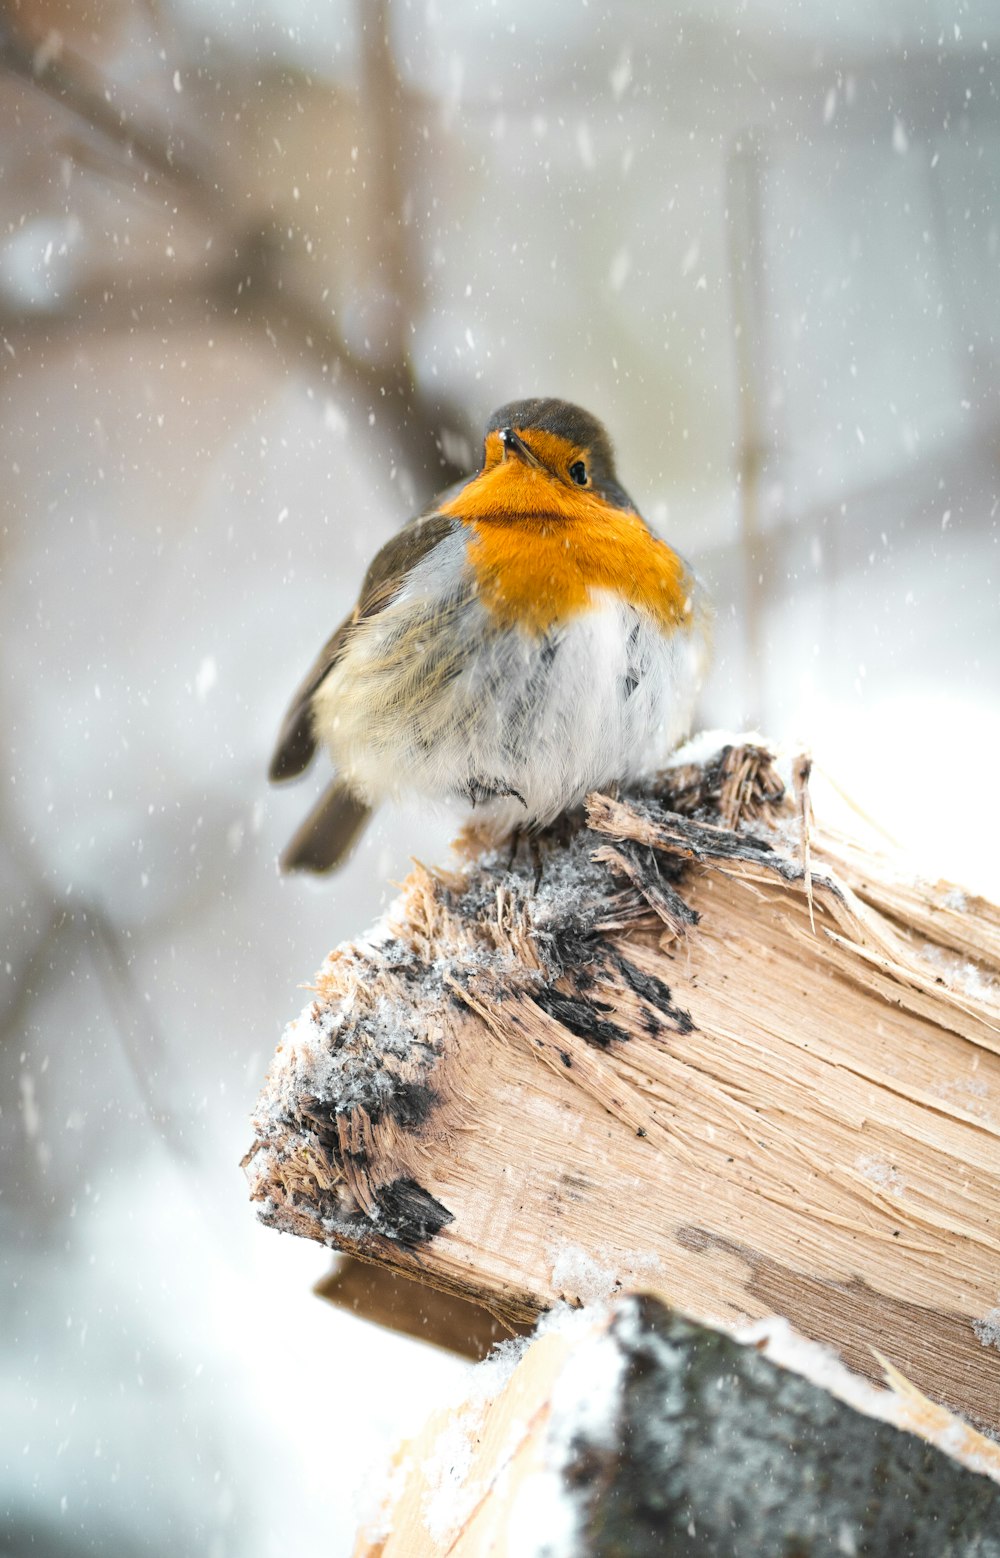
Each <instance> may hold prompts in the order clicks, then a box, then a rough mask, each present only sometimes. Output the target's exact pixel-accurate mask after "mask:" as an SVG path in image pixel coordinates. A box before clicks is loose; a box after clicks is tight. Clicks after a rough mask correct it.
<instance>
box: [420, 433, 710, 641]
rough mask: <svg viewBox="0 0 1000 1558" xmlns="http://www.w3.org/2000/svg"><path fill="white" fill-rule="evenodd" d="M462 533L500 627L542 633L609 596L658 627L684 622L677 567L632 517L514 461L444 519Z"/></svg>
mask: <svg viewBox="0 0 1000 1558" xmlns="http://www.w3.org/2000/svg"><path fill="white" fill-rule="evenodd" d="M443 512H445V513H450V514H454V515H455V517H456V518H458V519H461V520H462V521H463V522H464V523H465V524H466V525H468V527H469V529H470V531H471V532H472V535H471V537H470V544H469V560H470V562H471V564H472V567H473V569H474V570H475V574H476V581H477V584H478V587H479V595H480V599H481V600H482V602H483V605H484V606H485V607H486V608H487V610H488V611H490V612H492V614H493V615H494V616H495V617H496V618H497V619H498V621H499V622H500V623H501V624H502V625H503V626H504V627H513V626H515V625H520V626H521V627H523V628H525V629H527V630H528V631H529V632H533V633H539V634H541V633H546V632H548V631H549V629H550V628H553V627H556V626H557V625H558V624H559V623H561V622H565V621H567V620H568V619H569V618H571V617H574V616H576V615H577V614H578V613H580V612H582V611H586V610H587V608H588V606H589V605H590V602H591V598H592V594H593V592H594V591H595V590H610V591H612V592H614V593H615V594H618V595H620V596H621V597H622V598H623V599H624V600H626V601H628V602H629V603H630V604H631V605H633V606H636V607H639V608H641V609H642V610H644V611H646V612H648V613H649V614H650V615H651V616H652V617H654V618H655V619H656V620H658V621H659V622H660V623H661V624H662V625H663V627H664V628H666V629H670V628H674V627H677V626H678V625H679V624H680V623H682V622H685V621H687V620H688V619H689V618H690V616H691V610H692V604H691V591H692V588H693V583H692V580H691V578H690V576H689V575H688V573H687V570H686V569H685V567H684V564H683V562H682V561H681V559H680V558H679V557H678V556H677V553H676V552H674V551H672V550H671V548H670V547H669V546H667V545H666V543H665V542H663V541H660V540H658V539H657V538H656V537H655V536H653V535H650V533H649V531H648V530H647V528H646V526H645V524H644V523H643V521H642V520H641V519H640V518H639V516H638V514H631V513H626V512H624V511H623V510H621V509H616V508H613V507H612V506H611V504H609V503H606V502H605V501H604V499H603V498H601V497H599V496H598V494H597V493H595V492H588V491H586V490H580V491H579V492H577V491H574V490H573V489H572V488H570V487H568V486H567V485H566V484H565V483H563V482H560V481H556V480H554V479H553V478H552V477H551V476H549V475H548V474H547V473H546V472H543V471H538V470H536V469H534V468H533V467H531V466H527V465H524V464H522V463H521V462H520V461H514V460H510V461H505V462H504V463H503V464H502V465H494V466H493V467H492V468H491V469H488V470H486V471H484V472H483V473H482V474H481V475H480V476H478V477H476V478H475V479H474V480H473V481H471V482H470V483H469V484H468V486H466V487H465V488H464V489H463V491H462V492H461V493H459V494H458V496H457V497H456V498H453V499H452V501H451V503H449V504H447V505H446V506H445V508H444V510H443Z"/></svg>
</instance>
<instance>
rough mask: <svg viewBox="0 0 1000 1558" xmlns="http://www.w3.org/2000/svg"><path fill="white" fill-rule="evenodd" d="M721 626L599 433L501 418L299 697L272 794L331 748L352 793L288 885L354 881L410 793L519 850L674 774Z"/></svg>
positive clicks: (586, 421) (346, 792)
mask: <svg viewBox="0 0 1000 1558" xmlns="http://www.w3.org/2000/svg"><path fill="white" fill-rule="evenodd" d="M709 623H710V611H709V607H708V604H707V601H706V599H705V596H704V594H703V592H702V589H701V587H700V586H699V584H698V581H697V580H696V578H695V576H694V574H693V573H692V571H691V569H690V568H689V566H688V565H687V563H685V562H684V560H683V559H682V558H681V557H680V556H679V555H678V554H677V553H676V552H675V551H673V550H672V548H671V547H669V546H668V545H667V544H666V542H665V541H661V540H660V539H659V537H658V536H655V535H654V534H653V532H652V531H651V530H650V528H649V526H648V525H647V524H646V522H645V520H643V519H642V517H641V516H640V514H639V512H638V510H637V509H636V506H635V504H634V503H633V502H632V500H631V498H630V497H629V496H628V493H627V492H626V491H625V489H624V488H623V487H622V486H621V484H620V482H619V480H618V476H617V474H616V472H615V462H614V455H613V452H612V448H611V443H610V441H609V439H608V435H607V433H606V432H605V431H604V428H603V427H602V426H601V424H600V422H598V421H597V419H596V417H592V416H589V415H588V413H587V412H586V411H582V410H581V409H580V407H579V406H572V405H569V404H568V403H567V402H566V401H564V400H549V399H544V400H542V399H539V400H516V401H511V402H510V403H509V404H508V405H505V406H501V407H500V409H499V411H495V412H494V413H493V415H492V416H491V417H490V419H489V421H488V422H487V424H486V431H485V437H484V443H483V458H482V464H481V465H480V468H479V470H478V471H476V472H475V474H474V475H472V476H470V477H469V478H468V479H467V480H466V481H464V482H461V483H459V484H458V485H457V486H456V487H452V488H450V489H449V490H448V491H447V492H445V493H443V494H442V495H441V496H440V497H439V498H437V499H436V500H435V501H434V503H433V504H432V505H431V506H430V507H429V508H428V509H426V510H425V511H424V512H423V513H422V514H419V515H418V516H417V517H416V518H415V519H412V520H410V522H409V523H408V524H407V525H404V526H403V528H402V530H400V531H399V533H398V534H397V535H396V536H394V537H393V538H392V540H391V541H389V542H388V543H387V544H386V545H385V546H384V547H383V548H382V550H381V551H380V552H379V554H378V556H377V557H376V558H375V561H374V562H373V563H372V565H371V567H370V568H369V570H368V573H367V574H366V576H365V581H364V584H363V585H362V587H361V595H360V598H359V600H358V603H357V605H356V606H355V608H354V610H353V611H352V612H351V614H350V616H349V617H348V618H347V619H346V621H344V622H342V623H341V625H340V626H339V627H338V629H337V631H336V632H335V633H334V635H333V637H332V638H331V639H329V641H328V642H327V644H326V645H325V646H324V648H323V650H322V651H321V653H320V655H319V658H318V659H317V661H316V663H315V665H314V666H313V667H312V669H311V670H310V672H309V674H308V675H307V676H306V678H305V680H304V681H303V682H302V684H301V686H300V687H299V689H298V691H297V692H296V694H295V697H294V698H293V700H292V704H291V707H290V708H289V711H288V714H287V715H286V717H285V721H284V724H283V726H282V728H281V733H280V735H279V737H278V744H277V748H276V750H275V754H274V758H273V761H272V763H271V771H270V776H271V779H272V780H283V779H290V778H293V777H294V776H295V775H297V774H300V773H302V772H303V770H304V769H305V768H306V767H307V766H308V764H309V763H310V762H311V760H312V757H313V754H314V753H315V751H316V748H317V746H318V745H320V744H321V743H322V744H323V745H325V746H326V747H327V749H328V750H329V752H330V755H331V757H332V758H333V762H334V764H335V767H336V770H337V777H336V778H335V779H334V781H333V783H332V784H331V785H330V786H329V787H328V789H327V790H326V792H325V793H324V795H323V796H322V797H321V798H320V800H319V802H318V804H317V805H316V806H315V807H314V809H313V810H312V812H311V813H310V815H309V816H308V817H307V818H306V820H305V822H304V823H303V824H302V826H301V827H300V828H299V830H298V832H297V833H296V835H295V837H294V838H293V839H292V841H291V843H290V844H289V846H288V848H287V849H286V851H285V853H284V855H283V856H282V861H281V864H282V869H283V870H285V871H326V870H329V869H331V868H332V867H334V866H338V865H340V864H341V862H342V861H343V860H344V859H345V858H346V857H347V855H348V854H349V852H350V850H351V849H352V847H353V845H354V844H355V842H356V840H357V838H358V836H359V834H360V833H361V830H362V829H363V827H364V826H365V823H366V822H367V821H368V819H369V817H370V816H371V813H372V810H373V808H374V807H376V806H378V805H379V803H380V802H381V801H383V800H385V799H387V798H388V797H390V796H399V795H403V794H413V795H420V796H425V797H427V798H428V799H432V800H460V801H464V802H465V803H466V804H467V805H470V806H472V807H477V808H478V807H481V808H483V809H484V810H485V812H486V815H487V817H488V818H489V821H490V825H491V829H493V830H495V832H496V835H497V837H498V838H499V837H500V836H502V835H503V834H504V833H506V832H509V831H511V830H513V829H515V828H518V827H520V828H527V829H530V830H537V829H540V828H543V827H545V826H546V825H547V824H548V823H550V822H553V821H554V820H555V818H556V817H558V816H559V815H560V814H561V813H562V812H564V811H566V810H567V809H569V808H571V807H573V806H575V805H578V804H579V803H580V801H582V800H583V797H584V796H585V795H586V794H587V793H588V791H590V790H593V789H598V788H600V787H602V786H607V785H608V784H611V783H613V782H614V781H616V780H620V781H626V782H627V781H629V780H636V779H642V778H644V777H648V776H649V775H651V774H652V773H655V771H656V770H657V768H658V767H660V766H662V764H663V762H664V760H665V759H666V757H667V755H668V754H669V753H670V752H671V751H672V750H673V748H674V747H675V746H676V745H677V744H678V743H679V742H680V741H682V740H683V739H684V737H685V736H686V735H687V733H688V731H689V729H690V722H691V715H692V711H693V707H694V701H695V697H696V695H697V692H698V688H699V685H700V683H701V679H702V675H703V673H704V668H705V664H706V660H707V654H708V634H709Z"/></svg>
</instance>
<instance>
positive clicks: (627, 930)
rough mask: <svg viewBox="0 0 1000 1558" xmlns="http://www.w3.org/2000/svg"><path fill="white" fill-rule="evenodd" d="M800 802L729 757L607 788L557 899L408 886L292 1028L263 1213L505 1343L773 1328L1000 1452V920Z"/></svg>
mask: <svg viewBox="0 0 1000 1558" xmlns="http://www.w3.org/2000/svg"><path fill="white" fill-rule="evenodd" d="M806 781H807V773H806V770H805V767H804V765H800V767H799V768H798V770H797V780H796V782H792V780H790V781H789V783H788V785H787V786H786V785H785V784H784V783H783V782H782V780H781V778H780V777H779V772H778V768H777V767H776V765H775V763H774V762H773V761H772V759H771V757H770V755H769V754H768V753H767V752H766V751H765V750H763V749H762V748H761V747H759V746H756V745H743V746H729V747H726V748H724V749H723V750H722V751H721V752H720V753H717V754H716V755H715V756H714V757H713V758H711V759H710V760H709V761H707V762H704V763H701V764H690V765H687V766H684V767H675V768H674V769H672V770H671V771H669V772H668V773H667V774H666V775H665V776H664V778H663V780H662V783H661V784H660V785H659V786H658V787H657V788H656V789H655V790H653V791H650V792H648V793H642V794H629V795H625V796H621V797H619V798H614V797H610V796H596V795H595V796H592V797H591V798H590V801H589V803H588V814H587V821H586V824H585V825H584V824H583V823H582V822H580V823H577V824H576V825H575V827H573V828H571V829H569V830H564V834H563V836H561V837H557V836H551V837H547V838H546V839H544V840H543V841H542V849H541V854H542V867H543V870H542V877H541V881H540V883H539V885H538V886H537V889H536V887H535V883H534V878H535V871H536V866H535V862H534V861H533V860H532V858H531V853H532V852H531V851H530V850H529V849H527V848H522V849H521V850H520V851H519V852H518V854H517V858H516V859H515V860H514V861H513V863H511V862H510V860H509V858H508V852H506V851H500V852H493V853H486V854H482V855H478V856H476V855H475V854H474V853H472V851H473V846H474V840H473V841H471V842H470V843H469V849H470V853H472V858H470V861H469V864H468V867H467V869H466V870H465V871H464V873H461V874H458V873H456V874H447V873H443V872H432V871H429V870H427V869H426V868H424V867H422V866H418V867H417V868H416V869H415V870H414V872H413V873H412V874H411V875H410V877H409V878H408V879H407V881H406V883H405V884H404V887H403V891H402V894H401V896H400V898H399V899H398V901H397V902H396V904H394V905H393V907H392V909H391V910H390V911H389V913H388V914H387V915H386V917H385V919H384V920H383V922H382V923H381V924H380V925H379V926H378V927H376V929H375V931H373V932H372V933H371V934H370V935H369V936H368V937H367V938H366V939H365V940H363V941H359V942H357V943H355V944H350V945H347V946H343V947H340V948H338V949H337V950H336V951H335V952H334V953H333V954H331V956H330V958H329V959H328V960H327V962H326V964H325V965H324V968H323V969H322V970H321V972H320V974H319V976H318V978H317V981H316V986H315V995H314V999H313V1000H312V1001H311V1003H310V1005H309V1007H308V1008H307V1009H306V1011H305V1012H304V1013H303V1015H302V1016H301V1017H300V1018H299V1019H298V1021H297V1022H295V1023H293V1024H292V1025H291V1026H290V1028H289V1029H288V1030H287V1032H286V1034H285V1036H284V1039H283V1041H282V1044H281V1046H280V1048H279V1050H278V1053H277V1055H276V1057H275V1060H274V1062H273V1064H272V1066H271V1069H270V1072H269V1074H268V1077H267V1080H266V1083H265V1087H264V1090H263V1093H262V1095H261V1098H260V1101H259V1104H258V1107H257V1111H256V1115H255V1119H254V1125H255V1132H256V1136H255V1140H254V1143H253V1145H252V1147H251V1149H250V1152H249V1153H248V1155H247V1160H246V1161H247V1165H248V1171H249V1178H250V1184H251V1194H252V1196H253V1197H254V1199H255V1200H256V1201H257V1202H258V1203H259V1206H260V1214H261V1216H262V1217H263V1218H264V1220H265V1221H267V1222H269V1223H271V1224H273V1225H274V1226H275V1227H278V1228H282V1229H286V1230H291V1231H294V1232H297V1233H300V1234H302V1235H304V1236H306V1237H308V1238H313V1239H318V1240H320V1241H322V1242H325V1243H327V1244H330V1245H332V1246H334V1247H335V1248H338V1249H341V1250H346V1251H349V1252H351V1253H353V1254H354V1255H356V1256H358V1257H360V1258H362V1259H365V1260H370V1261H377V1262H381V1263H383V1264H385V1265H387V1266H389V1267H391V1268H393V1269H395V1270H397V1271H400V1272H405V1273H407V1274H409V1275H412V1276H416V1277H418V1278H419V1279H420V1280H422V1281H425V1282H428V1283H430V1284H432V1285H434V1286H437V1287H439V1288H441V1289H443V1290H445V1291H446V1292H451V1293H454V1294H457V1295H459V1296H461V1297H465V1298H470V1299H472V1300H474V1301H476V1302H479V1303H482V1304H484V1305H485V1306H487V1307H488V1308H489V1309H490V1311H491V1312H492V1313H494V1314H499V1315H501V1316H505V1317H507V1318H508V1319H509V1320H511V1321H513V1322H520V1323H530V1322H531V1321H532V1320H533V1319H534V1318H535V1316H537V1315H538V1314H539V1313H540V1312H541V1311H542V1310H544V1309H546V1308H547V1307H548V1306H550V1305H551V1304H552V1303H553V1302H555V1301H556V1300H559V1299H568V1300H570V1301H571V1302H581V1301H586V1300H587V1299H588V1298H591V1297H596V1296H598V1295H599V1294H601V1293H604V1292H608V1291H612V1290H614V1289H616V1288H618V1287H625V1288H635V1287H639V1286H641V1287H643V1288H646V1289H653V1290H655V1291H657V1292H659V1293H661V1294H662V1295H663V1296H664V1297H665V1298H666V1299H667V1300H668V1301H669V1302H670V1303H671V1304H672V1305H673V1306H675V1307H677V1308H680V1309H682V1310H683V1311H685V1312H687V1313H688V1314H690V1315H693V1316H696V1317H699V1318H703V1319H707V1320H716V1321H719V1322H722V1323H738V1322H742V1321H745V1320H747V1319H749V1318H758V1317H760V1316H764V1315H768V1314H777V1315H781V1316H784V1317H786V1318H787V1319H788V1320H790V1321H791V1322H792V1323H793V1324H794V1325H795V1326H796V1327H797V1329H799V1330H800V1331H802V1332H803V1333H804V1334H805V1335H806V1336H809V1337H812V1338H815V1339H817V1340H820V1341H824V1342H827V1343H829V1344H831V1345H832V1346H834V1347H835V1348H836V1349H837V1350H838V1351H839V1353H840V1355H841V1356H842V1357H843V1358H844V1359H845V1360H846V1361H847V1362H848V1363H849V1364H850V1365H851V1367H853V1368H854V1369H856V1370H859V1371H861V1372H862V1373H863V1374H867V1375H869V1376H870V1377H874V1375H875V1373H876V1371H877V1365H876V1364H875V1362H874V1358H873V1351H872V1349H873V1348H877V1349H879V1350H880V1351H881V1352H882V1353H884V1354H885V1355H886V1357H887V1358H888V1359H889V1361H890V1362H891V1363H892V1364H894V1365H895V1366H896V1367H898V1368H899V1369H900V1370H901V1371H902V1373H903V1374H904V1375H906V1376H908V1377H909V1378H910V1379H911V1380H913V1381H914V1382H915V1383H916V1384H917V1385H918V1386H919V1387H920V1388H921V1389H923V1390H924V1391H925V1392H926V1393H927V1394H928V1395H930V1396H931V1397H933V1398H934V1399H935V1400H938V1401H941V1402H944V1403H946V1404H947V1405H948V1406H950V1407H952V1408H954V1409H956V1410H958V1411H961V1412H963V1413H964V1414H966V1415H967V1416H968V1417H969V1418H970V1419H971V1420H973V1421H974V1422H976V1423H978V1424H980V1425H983V1426H985V1427H987V1428H989V1429H991V1430H994V1431H997V1430H1000V1352H998V1342H1000V1324H998V1322H1000V1310H998V1306H1000V1193H998V1192H1000V1156H998V1137H1000V1122H998V1116H997V1112H996V1111H997V1102H998V1100H1000V1001H998V995H997V991H998V985H997V975H998V972H1000V911H998V910H997V908H996V907H994V906H993V905H991V904H988V903H986V902H984V901H983V900H981V899H978V898H975V897H972V896H970V895H968V894H963V893H962V892H960V891H959V890H958V889H956V888H953V887H951V886H948V885H947V884H937V885H935V886H930V885H928V884H925V883H922V882H919V881H918V880H916V879H915V878H914V876H913V874H912V872H910V871H908V870H907V869H905V868H904V867H901V866H900V863H899V862H898V861H890V860H888V859H886V858H885V857H883V856H882V855H881V854H879V853H877V852H874V851H873V850H872V849H871V848H870V847H867V846H863V845H862V844H861V843H860V842H859V841H858V840H856V839H851V838H847V837H844V836H842V835H840V834H838V833H837V832H835V831H833V830H832V829H831V828H829V827H824V826H823V825H822V823H819V824H813V825H812V826H811V828H809V829H807V830H804V828H803V820H804V819H805V818H806V816H807V812H808V794H807V783H806ZM942 804H943V803H942Z"/></svg>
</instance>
